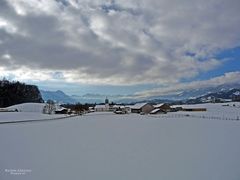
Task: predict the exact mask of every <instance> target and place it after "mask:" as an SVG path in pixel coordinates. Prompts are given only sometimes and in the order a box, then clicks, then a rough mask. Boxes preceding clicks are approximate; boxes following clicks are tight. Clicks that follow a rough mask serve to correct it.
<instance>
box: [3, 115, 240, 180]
mask: <svg viewBox="0 0 240 180" xmlns="http://www.w3.org/2000/svg"><path fill="white" fill-rule="evenodd" d="M239 139H240V121H224V120H207V119H197V118H193V119H192V118H190V117H185V118H166V119H164V118H153V117H151V116H141V115H137V114H136V115H135V114H129V115H114V114H109V113H100V114H99V113H98V114H96V113H92V114H88V115H85V116H78V117H72V118H69V119H64V120H59V121H47V122H31V123H30V122H29V123H19V124H4V125H0V147H1V150H0V152H1V154H0V179H1V180H15V179H17V180H43V179H45V180H50V179H52V180H66V179H71V180H79V179H82V180H148V179H149V180H153V179H160V180H203V179H204V180H239V179H240V170H239V167H240V141H239ZM17 169H20V170H25V171H28V172H26V173H25V174H23V175H11V173H10V172H9V171H11V170H17ZM29 170H30V172H29Z"/></svg>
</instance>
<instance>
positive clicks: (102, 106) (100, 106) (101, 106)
mask: <svg viewBox="0 0 240 180" xmlns="http://www.w3.org/2000/svg"><path fill="white" fill-rule="evenodd" d="M101 108H106V106H105V105H96V106H95V109H101Z"/></svg>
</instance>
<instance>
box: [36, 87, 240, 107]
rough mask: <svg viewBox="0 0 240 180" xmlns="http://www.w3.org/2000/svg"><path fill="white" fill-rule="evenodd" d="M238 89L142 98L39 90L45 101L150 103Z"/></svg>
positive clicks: (218, 94)
mask: <svg viewBox="0 0 240 180" xmlns="http://www.w3.org/2000/svg"><path fill="white" fill-rule="evenodd" d="M237 91H240V84H224V85H220V86H216V87H208V88H199V89H192V90H186V91H183V92H181V93H178V94H172V95H171V94H169V95H164V96H153V97H148V98H144V99H140V98H136V96H134V95H103V94H85V95H83V96H79V95H71V96H69V95H66V94H65V93H64V92H62V91H60V90H58V91H44V90H41V91H40V92H41V94H42V97H43V99H44V100H45V101H46V100H48V99H52V100H54V101H57V102H60V103H77V102H80V103H103V102H104V100H105V98H106V97H108V99H109V100H110V102H112V101H113V102H115V103H129V104H130V103H136V102H144V101H147V102H151V103H162V102H174V101H185V102H186V101H187V100H189V101H190V100H191V101H193V100H194V99H195V100H196V101H200V100H201V99H204V98H207V97H208V96H212V97H216V98H222V99H231V95H232V94H233V93H236V92H237Z"/></svg>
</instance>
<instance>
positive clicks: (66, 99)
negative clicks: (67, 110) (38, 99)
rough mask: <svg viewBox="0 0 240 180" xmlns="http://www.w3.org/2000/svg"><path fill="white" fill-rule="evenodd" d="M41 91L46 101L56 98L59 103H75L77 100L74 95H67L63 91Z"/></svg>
mask: <svg viewBox="0 0 240 180" xmlns="http://www.w3.org/2000/svg"><path fill="white" fill-rule="evenodd" d="M40 93H41V94H42V98H43V99H44V101H47V100H48V99H51V100H54V101H56V102H59V103H70V104H74V103H76V102H77V101H76V100H75V99H73V98H72V97H70V96H68V95H66V94H65V93H64V92H63V91H60V90H58V91H44V90H40Z"/></svg>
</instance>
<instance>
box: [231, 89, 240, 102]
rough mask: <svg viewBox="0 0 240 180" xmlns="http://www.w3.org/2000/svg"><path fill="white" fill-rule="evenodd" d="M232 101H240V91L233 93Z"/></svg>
mask: <svg viewBox="0 0 240 180" xmlns="http://www.w3.org/2000/svg"><path fill="white" fill-rule="evenodd" d="M232 101H240V92H239V91H237V92H235V93H233V95H232Z"/></svg>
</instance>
